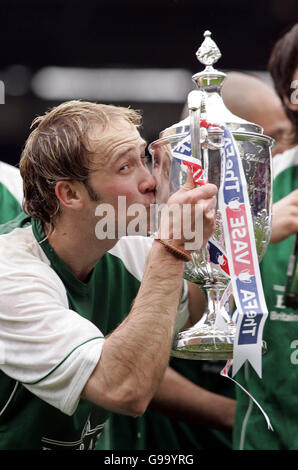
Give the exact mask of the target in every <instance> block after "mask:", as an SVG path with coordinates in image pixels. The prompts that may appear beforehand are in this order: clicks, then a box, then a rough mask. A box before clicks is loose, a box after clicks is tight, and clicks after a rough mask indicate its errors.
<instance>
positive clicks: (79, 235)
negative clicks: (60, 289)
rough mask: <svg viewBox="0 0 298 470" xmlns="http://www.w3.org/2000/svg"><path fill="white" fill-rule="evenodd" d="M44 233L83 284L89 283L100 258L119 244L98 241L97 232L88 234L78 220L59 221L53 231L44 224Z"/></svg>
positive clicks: (110, 241) (113, 241)
mask: <svg viewBox="0 0 298 470" xmlns="http://www.w3.org/2000/svg"><path fill="white" fill-rule="evenodd" d="M44 231H45V233H46V235H47V236H48V241H49V243H50V244H51V246H52V247H53V249H54V250H55V252H56V253H57V255H58V256H59V258H60V259H61V260H62V261H63V262H64V263H65V264H66V266H67V267H68V268H69V269H70V271H71V272H72V273H73V274H74V275H75V276H76V277H77V278H78V279H79V280H80V281H82V282H86V281H87V279H88V277H89V274H90V272H91V271H92V269H93V268H94V266H95V265H96V264H97V262H98V261H99V260H100V258H101V257H102V256H103V255H104V254H105V253H106V252H107V251H109V250H110V249H111V248H112V247H113V246H114V245H115V244H116V243H117V240H98V239H97V238H96V236H95V232H94V231H93V232H92V231H91V232H90V233H88V232H87V231H86V226H85V227H82V223H80V221H78V220H75V221H73V220H72V221H69V220H65V219H64V220H62V219H59V220H58V221H57V222H56V224H55V227H54V229H53V230H52V231H51V230H50V229H49V226H48V225H47V224H44Z"/></svg>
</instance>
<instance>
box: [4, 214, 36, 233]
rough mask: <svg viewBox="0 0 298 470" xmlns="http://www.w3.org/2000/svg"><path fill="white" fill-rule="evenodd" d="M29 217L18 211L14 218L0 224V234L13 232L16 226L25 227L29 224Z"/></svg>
mask: <svg viewBox="0 0 298 470" xmlns="http://www.w3.org/2000/svg"><path fill="white" fill-rule="evenodd" d="M31 223H32V222H31V217H29V216H28V215H26V214H25V213H24V212H20V213H19V214H18V215H17V216H16V217H15V218H14V219H12V220H9V221H8V222H6V223H5V224H0V235H4V234H8V233H11V232H13V231H14V230H15V229H16V228H25V227H27V226H30V225H31Z"/></svg>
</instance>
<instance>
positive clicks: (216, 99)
mask: <svg viewBox="0 0 298 470" xmlns="http://www.w3.org/2000/svg"><path fill="white" fill-rule="evenodd" d="M204 37H205V39H204V41H203V43H202V44H201V46H200V47H199V49H198V50H197V52H196V56H197V59H198V60H199V61H200V62H201V63H202V64H203V65H205V69H204V70H203V71H202V72H199V73H196V74H195V75H193V76H192V80H193V81H194V83H196V85H197V87H198V88H199V90H201V91H203V92H204V94H205V103H204V105H203V108H202V118H203V119H205V120H206V121H207V122H208V123H210V124H215V125H221V124H225V125H227V126H228V127H229V129H230V130H231V131H232V132H240V133H242V134H243V133H250V134H251V133H254V134H258V135H259V134H263V129H262V127H261V126H259V125H257V124H255V123H253V122H249V121H246V120H245V119H242V118H240V117H239V116H236V115H235V114H233V113H231V111H230V110H229V109H228V108H227V107H226V106H225V104H224V102H223V100H222V97H221V88H222V85H223V82H224V79H225V77H226V74H225V73H223V72H220V71H218V70H216V69H214V67H213V65H214V64H215V63H216V62H217V61H218V60H219V59H220V58H221V52H220V50H219V48H218V47H217V45H216V44H215V42H214V41H213V39H211V32H210V31H205V33H204ZM189 129H190V121H189V117H187V118H186V119H184V120H183V121H180V122H179V123H176V124H173V125H172V126H170V127H169V128H167V129H165V130H163V131H162V132H161V133H160V137H161V138H162V137H164V136H168V135H172V134H180V133H184V132H189Z"/></svg>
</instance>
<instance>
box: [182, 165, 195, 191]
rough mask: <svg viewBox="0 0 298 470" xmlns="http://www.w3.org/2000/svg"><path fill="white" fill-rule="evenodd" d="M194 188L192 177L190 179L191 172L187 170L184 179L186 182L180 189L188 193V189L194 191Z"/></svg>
mask: <svg viewBox="0 0 298 470" xmlns="http://www.w3.org/2000/svg"><path fill="white" fill-rule="evenodd" d="M195 187H196V185H195V183H194V180H193V177H192V172H191V171H190V169H189V168H188V169H187V178H186V181H185V183H184V185H183V186H182V187H181V189H182V190H184V191H189V190H190V189H194V188H195Z"/></svg>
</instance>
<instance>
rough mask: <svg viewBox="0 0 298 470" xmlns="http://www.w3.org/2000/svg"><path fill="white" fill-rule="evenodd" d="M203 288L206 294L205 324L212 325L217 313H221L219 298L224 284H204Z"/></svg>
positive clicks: (223, 289)
mask: <svg viewBox="0 0 298 470" xmlns="http://www.w3.org/2000/svg"><path fill="white" fill-rule="evenodd" d="M204 290H205V292H206V296H207V312H206V320H205V325H208V326H213V325H214V324H215V321H216V318H217V317H218V315H221V299H222V296H223V293H224V291H225V287H224V286H217V285H216V284H215V285H214V284H213V285H205V286H204Z"/></svg>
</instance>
